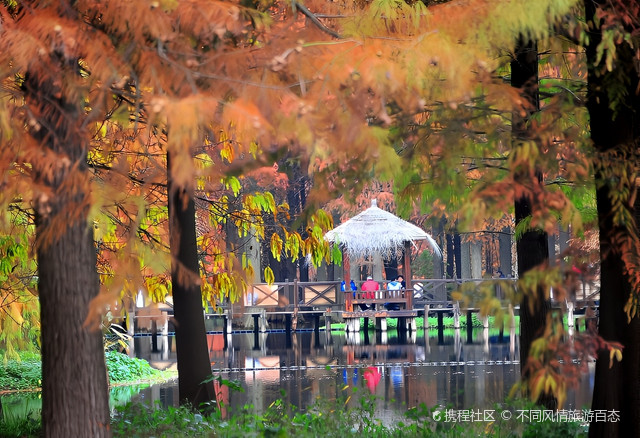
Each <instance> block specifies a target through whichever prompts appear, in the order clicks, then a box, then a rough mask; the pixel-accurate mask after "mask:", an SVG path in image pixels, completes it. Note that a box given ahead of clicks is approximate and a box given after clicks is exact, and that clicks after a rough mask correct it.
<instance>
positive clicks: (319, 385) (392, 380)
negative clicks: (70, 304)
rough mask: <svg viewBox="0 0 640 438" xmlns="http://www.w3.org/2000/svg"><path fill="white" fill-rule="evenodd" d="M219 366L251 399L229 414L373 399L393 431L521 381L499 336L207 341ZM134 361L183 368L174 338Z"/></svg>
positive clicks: (17, 400) (133, 389)
mask: <svg viewBox="0 0 640 438" xmlns="http://www.w3.org/2000/svg"><path fill="white" fill-rule="evenodd" d="M207 340H208V346H209V356H210V359H211V366H212V369H213V371H214V374H215V375H216V376H220V377H222V378H224V379H226V380H233V381H237V382H238V384H239V385H240V386H241V387H242V388H244V392H239V391H233V390H229V388H228V387H226V386H223V387H221V388H220V393H221V396H222V397H221V398H222V400H223V401H224V404H225V410H226V411H227V412H230V411H233V410H237V409H241V408H243V407H244V406H245V405H251V406H253V407H254V409H255V411H256V412H261V411H263V410H264V409H266V408H267V407H268V406H270V405H271V404H272V403H273V402H275V401H277V400H282V401H284V402H285V403H287V404H292V405H294V406H297V407H299V408H301V409H306V408H307V407H310V406H312V405H313V404H314V403H315V402H316V400H317V399H318V398H320V399H323V400H325V401H329V402H331V403H336V405H337V404H338V403H339V404H340V405H341V406H342V405H346V406H349V407H357V406H359V399H360V398H361V397H364V396H367V397H368V396H369V395H371V394H373V395H375V396H376V398H377V400H378V402H377V405H376V415H377V416H378V417H379V418H380V419H381V420H382V421H384V422H386V423H391V422H393V421H396V420H398V419H399V418H401V417H402V416H403V414H404V413H405V412H406V411H407V409H408V408H411V407H414V406H418V405H420V404H422V403H424V404H425V405H427V406H429V407H432V406H436V405H439V406H448V407H450V408H451V409H456V410H461V409H492V408H494V407H495V406H496V404H502V403H504V402H505V399H506V398H507V396H508V394H509V391H510V389H511V387H512V386H513V384H514V383H516V381H517V380H518V377H519V375H520V365H519V362H518V358H519V348H518V337H517V336H516V334H515V333H504V334H503V335H502V336H501V335H500V334H499V333H498V331H497V330H492V331H489V330H488V329H476V330H473V331H471V332H468V331H466V330H453V329H449V330H444V331H443V332H438V331H437V330H428V331H423V330H418V332H417V333H416V332H413V333H412V334H411V335H406V336H401V337H399V336H398V335H397V334H396V332H395V330H389V331H388V332H386V333H381V332H375V331H372V330H369V331H367V332H360V333H355V334H351V333H350V334H346V333H345V332H344V331H335V330H334V331H330V332H325V331H319V332H313V331H312V330H307V331H300V330H299V331H297V332H295V333H292V334H290V335H287V334H286V333H285V332H284V330H281V331H272V332H269V333H261V334H258V335H255V334H254V333H253V332H249V333H233V334H229V335H226V336H225V335H223V334H222V333H211V334H208V335H207ZM130 346H131V353H132V354H135V355H136V356H137V357H140V358H143V359H146V360H148V361H149V362H150V363H151V364H152V365H153V366H154V367H156V368H160V369H167V368H175V367H176V354H175V341H174V339H173V337H172V336H157V337H155V338H154V337H151V336H144V335H143V336H136V337H135V338H134V339H133V340H132V342H131V345H130ZM371 367H372V368H374V369H375V370H376V371H377V373H376V374H378V373H379V375H380V380H379V382H378V383H377V385H375V387H372V388H369V387H367V385H366V384H365V379H364V374H365V372H370V371H367V369H369V368H371ZM589 368H590V374H589V375H587V376H584V378H583V379H582V381H581V382H580V384H579V386H578V387H577V388H575V389H572V390H570V391H569V393H568V397H567V402H566V405H565V406H564V408H565V409H581V408H588V407H589V406H590V404H591V393H592V390H593V369H594V363H590V364H589ZM178 400H179V397H178V387H177V382H175V381H173V382H167V383H164V384H159V385H138V386H118V387H114V388H112V389H111V404H112V406H115V405H119V404H124V403H126V402H128V401H144V402H145V403H149V404H152V403H159V404H161V405H163V406H168V405H174V406H177V404H178ZM1 401H2V407H3V411H4V412H5V414H7V413H8V412H11V414H12V415H19V416H23V415H26V414H27V413H28V412H29V411H33V410H39V406H40V405H41V403H40V400H39V393H32V394H24V393H21V394H12V395H4V396H2V400H1Z"/></svg>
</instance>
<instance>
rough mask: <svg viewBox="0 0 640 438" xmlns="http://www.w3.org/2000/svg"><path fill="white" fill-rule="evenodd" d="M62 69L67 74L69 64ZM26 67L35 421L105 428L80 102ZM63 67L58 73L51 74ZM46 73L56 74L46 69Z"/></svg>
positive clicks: (51, 430) (52, 426) (74, 430)
mask: <svg viewBox="0 0 640 438" xmlns="http://www.w3.org/2000/svg"><path fill="white" fill-rule="evenodd" d="M63 70H64V74H68V75H70V76H71V77H73V71H69V70H71V69H63ZM48 74H50V72H45V73H43V76H37V75H36V74H35V73H28V74H27V75H26V78H25V81H24V83H23V90H24V93H25V101H26V102H27V105H28V106H29V110H30V111H31V114H32V117H34V118H35V119H36V120H37V122H38V124H37V125H34V126H38V128H37V129H36V128H34V129H33V131H32V132H31V135H32V136H33V138H34V139H35V141H36V144H37V147H38V148H39V154H37V155H36V154H34V155H35V157H34V161H33V163H32V166H33V174H34V178H35V182H36V185H35V188H34V189H35V190H39V192H38V191H36V192H35V197H36V202H35V205H34V208H35V211H36V242H37V250H36V252H37V257H38V292H39V297H40V307H41V311H40V317H41V340H42V424H43V434H44V436H47V437H63V436H64V437H70V436H87V437H89V436H90V437H106V436H110V435H111V431H110V424H109V422H110V418H109V397H108V385H107V372H106V367H105V360H104V348H103V343H102V333H101V332H100V330H99V329H98V328H97V327H88V326H85V325H84V322H85V319H86V318H87V315H88V312H89V305H90V303H91V300H92V299H93V298H94V297H95V296H96V295H98V293H99V289H100V284H99V279H98V273H97V271H96V249H95V246H94V243H93V229H92V227H91V226H90V225H89V223H88V213H89V207H90V193H89V190H90V183H89V180H90V175H89V172H88V171H87V165H86V161H85V160H86V155H87V143H86V141H85V140H84V138H83V136H82V133H83V132H84V131H83V130H82V128H81V124H82V122H83V120H84V119H83V110H82V108H79V106H78V105H79V104H80V103H81V101H80V100H78V103H75V102H68V101H66V100H65V99H64V96H62V97H60V96H58V94H59V87H56V86H55V85H54V84H55V82H54V79H52V78H49V77H48V76H47V75H48ZM59 74H63V73H59ZM53 75H54V77H55V76H56V74H55V73H53Z"/></svg>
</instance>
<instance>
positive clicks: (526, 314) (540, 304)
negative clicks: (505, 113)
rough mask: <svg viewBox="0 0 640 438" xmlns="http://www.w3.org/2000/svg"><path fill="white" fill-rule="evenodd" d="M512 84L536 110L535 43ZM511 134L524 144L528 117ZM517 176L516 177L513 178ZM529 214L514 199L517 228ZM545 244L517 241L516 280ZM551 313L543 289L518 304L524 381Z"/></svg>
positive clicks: (539, 237) (543, 236)
mask: <svg viewBox="0 0 640 438" xmlns="http://www.w3.org/2000/svg"><path fill="white" fill-rule="evenodd" d="M511 85H512V86H513V87H516V88H522V89H523V90H524V95H525V97H526V98H527V100H528V101H529V103H530V105H531V108H530V112H535V111H537V110H539V108H540V102H539V97H538V46H537V44H536V43H535V42H533V41H529V42H525V41H522V40H521V41H519V42H518V45H517V47H516V51H515V59H514V60H513V61H512V62H511ZM512 135H513V143H514V145H515V146H516V147H517V145H518V144H519V143H520V142H521V141H526V140H528V139H529V138H530V137H531V134H530V133H529V125H528V117H520V116H518V115H517V114H515V113H514V116H513V134H512ZM536 176H537V178H538V181H532V183H541V180H542V176H541V175H540V174H539V173H537V172H536ZM518 177H519V176H518V175H516V178H518ZM522 178H530V173H529V172H528V169H525V170H524V171H523V172H522ZM522 183H523V184H530V183H531V182H529V181H526V180H525V181H522ZM532 213H533V209H532V206H531V200H530V199H528V198H527V197H522V198H519V199H516V200H515V222H516V226H517V225H518V224H520V223H521V222H522V221H523V220H525V219H526V218H528V217H529V216H531V214H532ZM548 243H549V241H548V238H547V233H545V232H543V231H540V230H530V231H527V232H525V233H524V234H523V235H522V236H521V237H520V239H519V240H518V241H517V242H516V252H517V256H518V277H522V276H523V275H524V274H525V273H526V272H527V271H529V270H530V269H533V268H535V267H536V266H539V265H542V264H544V263H546V262H547V261H548V260H549V245H548ZM550 310H551V304H550V302H549V301H548V300H547V299H546V291H545V290H543V289H542V288H537V290H535V291H533V293H530V294H526V295H525V296H524V297H523V298H522V302H521V303H520V368H521V373H522V377H523V378H524V379H526V378H528V377H529V375H530V370H529V369H528V368H527V366H526V364H527V359H528V358H529V350H530V347H531V344H532V342H533V341H534V340H535V339H536V338H538V337H540V336H542V334H543V333H544V329H545V326H546V324H547V316H548V314H549V312H550ZM538 403H541V404H543V405H544V406H545V407H547V408H549V409H552V408H555V406H556V401H555V400H554V399H553V398H552V397H549V396H546V395H543V396H541V398H540V399H539V400H538Z"/></svg>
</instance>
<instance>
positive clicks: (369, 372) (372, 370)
mask: <svg viewBox="0 0 640 438" xmlns="http://www.w3.org/2000/svg"><path fill="white" fill-rule="evenodd" d="M363 377H364V379H365V381H366V382H367V388H369V392H371V394H373V393H374V392H376V386H378V383H380V377H382V376H381V375H380V371H378V368H376V367H367V369H366V370H364V373H363Z"/></svg>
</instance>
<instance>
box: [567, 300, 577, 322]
mask: <svg viewBox="0 0 640 438" xmlns="http://www.w3.org/2000/svg"><path fill="white" fill-rule="evenodd" d="M574 324H575V319H574V317H573V302H571V301H570V302H568V303H567V326H568V327H573V326H574Z"/></svg>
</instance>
